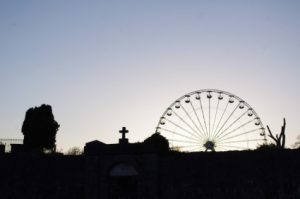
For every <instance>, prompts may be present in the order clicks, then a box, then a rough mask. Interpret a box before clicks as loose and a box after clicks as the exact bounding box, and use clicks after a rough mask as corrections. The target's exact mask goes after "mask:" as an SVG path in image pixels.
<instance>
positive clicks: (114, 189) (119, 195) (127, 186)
mask: <svg viewBox="0 0 300 199" xmlns="http://www.w3.org/2000/svg"><path fill="white" fill-rule="evenodd" d="M137 176H138V172H137V171H136V169H135V168H134V167H133V166H131V165H129V164H126V163H120V164H117V165H115V166H114V167H112V168H111V169H110V171H109V198H110V199H137V198H138V183H137Z"/></svg>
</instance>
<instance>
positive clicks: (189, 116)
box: [181, 106, 203, 137]
mask: <svg viewBox="0 0 300 199" xmlns="http://www.w3.org/2000/svg"><path fill="white" fill-rule="evenodd" d="M181 108H182V110H183V111H184V112H185V114H186V115H187V116H188V118H189V119H190V121H191V122H192V123H193V125H194V126H195V127H196V129H197V130H198V131H199V133H200V134H202V132H201V130H200V129H199V127H198V126H197V125H196V123H195V122H194V120H193V119H192V117H191V115H190V114H189V113H188V112H187V111H186V109H185V108H184V107H183V106H182V107H181ZM199 133H197V134H199ZM200 134H199V136H201V137H202V136H203V135H200Z"/></svg>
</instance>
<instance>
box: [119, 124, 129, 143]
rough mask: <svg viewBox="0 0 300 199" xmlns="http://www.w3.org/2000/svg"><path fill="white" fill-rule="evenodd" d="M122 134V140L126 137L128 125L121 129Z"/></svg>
mask: <svg viewBox="0 0 300 199" xmlns="http://www.w3.org/2000/svg"><path fill="white" fill-rule="evenodd" d="M119 132H120V133H121V134H122V140H125V139H126V133H128V130H127V129H126V127H123V128H122V130H120V131H119Z"/></svg>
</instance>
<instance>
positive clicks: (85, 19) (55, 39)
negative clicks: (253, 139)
mask: <svg viewBox="0 0 300 199" xmlns="http://www.w3.org/2000/svg"><path fill="white" fill-rule="evenodd" d="M299 19H300V1H296V0H295V1H292V0H287V1H283V0H281V1H275V0H272V1H271V0H270V1H263V0H257V1H242V0H236V1H230V0H229V1H221V0H220V1H218V0H215V1H211V0H207V1H204V0H203V1H201V0H194V1H192V0H187V1H179V0H178V1H176V0H169V1H161V0H159V1H158V0H157V1H155V0H153V1H140V0H136V1H129V0H126V1H124V0H120V1H76V0H69V1H67V0H65V1H60V0H54V1H4V0H3V1H0V91H1V99H0V100H1V103H0V137H1V138H23V135H22V133H21V127H22V123H23V120H24V117H25V112H26V110H27V109H28V108H30V107H34V106H40V105H41V104H43V103H46V104H50V105H51V106H52V108H53V113H54V116H55V119H56V120H57V121H58V123H59V124H60V125H61V127H60V129H59V131H58V134H57V145H58V148H63V149H64V150H67V149H68V148H70V147H72V146H80V147H83V146H84V144H85V143H86V142H88V141H92V140H95V139H98V140H100V141H103V142H106V143H116V142H117V141H118V139H119V137H120V134H119V133H118V131H119V129H121V127H122V126H126V127H127V128H128V129H129V131H130V132H129V134H128V137H129V140H130V142H136V141H143V140H144V139H145V138H146V137H148V136H150V135H151V134H152V133H154V131H155V127H156V125H157V123H158V121H159V118H160V116H161V115H162V114H163V112H164V111H165V109H166V108H167V107H168V106H169V105H170V104H171V103H172V102H173V101H174V100H176V99H177V98H179V97H181V96H182V95H184V94H186V93H189V92H191V91H195V90H200V89H206V88H215V89H220V90H225V91H228V92H231V93H233V94H235V95H237V96H239V97H240V98H242V99H244V100H245V101H246V102H248V103H249V104H250V105H251V106H252V107H253V108H254V109H255V111H256V112H257V113H258V115H259V116H260V117H261V120H262V122H263V124H264V125H265V126H266V125H267V124H268V125H270V127H271V129H272V130H273V131H274V133H279V131H280V128H281V125H282V119H283V117H286V120H287V132H286V136H287V145H288V146H290V145H291V144H292V143H294V142H295V141H296V137H297V135H299V134H300V126H299V119H298V118H299V117H300V113H299V110H300V109H299V105H298V103H299V102H300V92H299V91H300V90H299V86H300V78H299V76H300V36H299V35H300V23H299Z"/></svg>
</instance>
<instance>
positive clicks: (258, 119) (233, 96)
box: [155, 89, 266, 144]
mask: <svg viewBox="0 0 300 199" xmlns="http://www.w3.org/2000/svg"><path fill="white" fill-rule="evenodd" d="M201 93H218V94H224V95H227V96H228V97H232V98H234V99H236V100H238V105H239V104H241V103H243V104H244V105H245V106H246V107H247V108H248V109H247V110H251V112H252V113H253V115H254V116H255V117H254V119H256V120H257V121H258V122H259V126H260V127H261V128H259V129H261V131H262V133H261V136H263V137H264V139H263V140H264V142H265V141H266V133H265V127H264V125H263V123H262V121H261V118H260V117H259V115H258V114H257V112H256V111H255V110H254V109H253V108H252V107H251V106H250V105H249V104H248V103H247V102H246V101H245V100H243V99H242V98H240V97H239V96H237V95H234V94H232V93H230V92H228V91H224V90H219V89H200V90H196V91H192V92H189V93H187V94H185V95H182V96H181V97H179V98H177V99H176V100H175V101H173V102H172V103H171V104H170V105H169V106H168V107H167V109H166V110H165V111H164V112H163V114H162V116H161V117H160V119H159V121H158V124H157V126H156V131H155V132H158V129H159V128H160V126H161V125H162V124H161V121H162V119H165V118H166V117H165V116H166V115H167V113H168V110H170V109H171V110H172V107H174V106H175V104H176V103H181V102H182V100H184V98H189V97H191V96H193V95H195V94H199V95H200V94H201ZM254 119H253V120H254ZM257 130H258V129H257ZM210 142H211V140H207V142H206V143H205V144H211V143H210Z"/></svg>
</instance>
